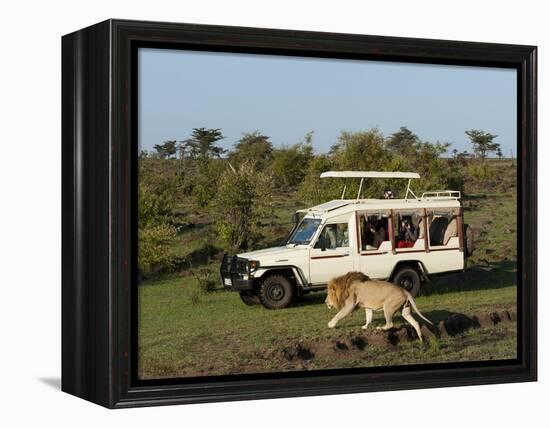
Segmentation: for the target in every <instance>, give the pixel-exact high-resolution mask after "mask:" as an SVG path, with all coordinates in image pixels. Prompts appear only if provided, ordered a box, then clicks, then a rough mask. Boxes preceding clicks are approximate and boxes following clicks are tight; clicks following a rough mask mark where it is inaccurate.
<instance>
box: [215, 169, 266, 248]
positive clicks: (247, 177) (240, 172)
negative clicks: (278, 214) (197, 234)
mask: <svg viewBox="0 0 550 428" xmlns="http://www.w3.org/2000/svg"><path fill="white" fill-rule="evenodd" d="M211 208H212V213H213V217H214V218H215V223H216V230H217V232H218V234H219V235H220V238H221V239H222V241H223V242H224V245H225V248H226V249H228V250H232V251H235V250H241V249H246V248H247V247H248V245H249V244H250V242H251V241H252V240H254V239H255V238H256V237H257V235H258V233H259V229H260V219H261V218H262V217H264V216H266V215H267V214H268V213H271V211H272V209H273V208H272V176H271V175H270V174H267V173H264V172H262V171H257V170H256V169H255V168H254V164H253V163H250V162H245V163H243V164H242V165H240V166H239V168H238V169H230V168H228V169H227V170H226V171H225V172H224V173H223V174H222V176H221V178H220V181H219V186H218V192H217V197H216V198H215V199H214V200H213V204H212V207H211Z"/></svg>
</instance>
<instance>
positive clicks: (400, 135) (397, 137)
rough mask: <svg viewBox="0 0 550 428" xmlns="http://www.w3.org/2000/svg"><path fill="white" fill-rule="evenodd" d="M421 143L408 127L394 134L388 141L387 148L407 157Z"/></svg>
mask: <svg viewBox="0 0 550 428" xmlns="http://www.w3.org/2000/svg"><path fill="white" fill-rule="evenodd" d="M419 143H420V139H419V138H418V136H417V135H416V134H414V133H413V132H412V131H411V130H410V129H409V128H407V127H406V126H402V127H400V128H399V131H397V132H394V133H393V134H392V135H390V136H389V137H388V138H387V140H386V147H387V148H388V150H389V151H390V152H392V153H395V154H401V155H405V154H406V153H408V152H410V151H411V150H412V149H414V147H415V146H416V145H417V144H419Z"/></svg>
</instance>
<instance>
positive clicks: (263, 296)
mask: <svg viewBox="0 0 550 428" xmlns="http://www.w3.org/2000/svg"><path fill="white" fill-rule="evenodd" d="M259 297H260V302H262V305H264V306H265V307H266V308H268V309H282V308H285V307H287V306H288V305H289V304H290V302H292V298H293V297H294V287H293V286H292V284H291V283H290V281H289V280H288V278H286V277H285V276H283V275H270V276H269V277H267V278H266V279H265V280H264V281H263V282H262V285H261V287H260V293H259Z"/></svg>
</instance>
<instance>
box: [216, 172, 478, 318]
mask: <svg viewBox="0 0 550 428" xmlns="http://www.w3.org/2000/svg"><path fill="white" fill-rule="evenodd" d="M321 177H322V178H324V177H338V178H356V179H360V180H361V183H360V185H359V192H358V194H357V198H356V199H344V196H345V187H344V190H343V192H342V198H341V199H336V200H332V201H330V202H326V203H324V204H321V205H317V206H314V207H311V208H308V209H304V210H299V211H298V212H297V214H298V213H299V214H298V215H295V218H296V219H297V221H296V225H295V227H294V229H293V230H292V232H291V233H290V235H289V238H288V240H287V241H286V244H285V245H284V246H280V247H274V248H267V249H264V250H258V251H251V252H247V253H243V254H238V255H236V256H229V255H225V256H224V258H223V261H222V265H221V269H220V272H221V276H222V281H223V284H224V286H225V287H226V288H229V289H231V290H234V291H238V292H239V293H240V296H241V298H242V300H243V302H244V303H246V304H254V303H262V304H263V305H264V306H265V307H266V308H270V309H278V308H284V307H286V306H287V305H288V304H289V303H291V302H292V300H293V299H294V298H295V297H297V296H300V295H303V294H306V293H308V292H310V291H315V290H321V289H324V288H326V285H327V282H328V280H329V279H330V278H332V277H334V276H338V275H342V274H345V273H347V272H349V271H361V272H363V273H365V274H366V275H368V276H369V277H371V278H378V279H385V280H389V281H391V282H393V283H395V284H398V285H400V286H401V287H403V288H405V289H406V290H408V291H409V292H410V293H411V294H412V295H416V294H417V293H418V292H419V291H420V288H421V285H422V283H423V282H424V281H427V280H429V278H430V276H431V275H434V274H441V273H446V272H454V271H460V270H463V269H464V268H465V263H466V257H467V256H470V255H471V252H472V251H473V247H472V245H473V241H472V234H471V229H470V228H469V227H468V225H465V224H464V222H463V210H462V207H461V203H460V192H459V191H452V190H445V191H437V192H425V193H423V194H422V196H420V197H417V196H416V195H415V194H414V193H413V192H412V190H411V187H410V184H411V180H412V179H415V178H420V176H419V175H418V174H416V173H411V172H376V171H329V172H325V173H323V174H321ZM372 178H383V179H396V178H403V179H408V182H407V190H406V192H405V198H404V199H393V198H389V199H386V198H384V197H383V196H382V195H381V198H380V199H361V189H362V187H363V182H364V180H365V179H372ZM300 214H301V215H303V217H302V218H301V220H300V217H299V216H300Z"/></svg>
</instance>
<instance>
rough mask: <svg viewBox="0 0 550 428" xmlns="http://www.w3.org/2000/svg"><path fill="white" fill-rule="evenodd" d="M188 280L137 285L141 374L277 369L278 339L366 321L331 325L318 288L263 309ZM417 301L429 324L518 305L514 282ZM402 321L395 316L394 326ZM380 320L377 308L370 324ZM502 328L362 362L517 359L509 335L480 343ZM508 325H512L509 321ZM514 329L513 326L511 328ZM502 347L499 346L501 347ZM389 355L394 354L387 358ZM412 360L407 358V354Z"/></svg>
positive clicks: (351, 329) (326, 333)
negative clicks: (279, 305) (274, 308)
mask: <svg viewBox="0 0 550 428" xmlns="http://www.w3.org/2000/svg"><path fill="white" fill-rule="evenodd" d="M196 287H197V286H196V284H195V282H194V279H193V278H189V277H187V278H172V279H167V280H162V281H158V282H154V283H150V284H147V285H142V286H141V287H140V288H139V307H140V319H139V337H140V343H139V354H140V364H139V374H140V377H142V378H162V377H186V376H200V375H204V374H210V375H216V374H227V373H240V372H243V371H248V370H250V369H251V368H253V369H255V370H258V371H260V372H264V371H273V370H276V371H278V370H280V366H279V364H278V363H280V361H278V360H277V359H271V358H269V356H270V355H272V354H275V353H276V352H277V351H278V350H280V349H281V346H282V344H290V343H297V342H300V341H317V340H322V339H326V340H331V339H334V338H337V337H342V336H347V335H351V334H359V333H360V332H361V329H360V327H361V325H362V324H363V323H364V314H363V312H362V311H356V312H355V313H354V314H352V316H350V317H348V318H346V319H344V320H342V321H341V322H340V324H339V325H338V328H337V329H336V330H331V329H328V328H327V327H326V325H327V322H328V321H329V319H330V318H331V317H332V316H333V315H334V312H331V311H329V310H328V309H327V308H326V306H325V305H324V303H323V301H324V294H323V293H312V294H310V295H307V296H305V297H304V298H303V301H301V302H300V303H299V304H296V305H295V306H293V307H289V308H286V309H284V310H279V311H268V310H266V309H264V308H263V307H261V306H245V305H244V304H243V303H242V302H241V301H240V298H239V296H238V294H237V293H231V292H225V291H217V292H211V293H202V294H200V302H199V303H196V302H194V298H193V296H194V295H196V293H197V288H196ZM417 303H418V306H419V307H420V308H421V311H422V312H423V313H424V314H425V315H426V316H427V317H428V318H429V319H430V320H432V321H433V322H434V323H437V322H438V321H440V320H444V319H445V318H446V317H447V316H449V315H450V314H452V313H466V314H472V313H488V312H492V311H495V310H515V307H516V287H515V286H506V287H502V288H496V289H482V290H470V291H455V292H447V293H440V294H432V295H429V296H419V297H418V298H417ZM401 322H402V320H401V319H400V318H399V317H396V323H397V325H399V324H400V323H401ZM382 324H383V317H382V315H381V314H379V313H377V314H376V316H375V319H374V321H373V324H372V328H373V329H374V328H376V326H378V325H382ZM502 328H503V327H501V326H498V325H497V326H495V327H494V328H492V329H486V331H484V332H483V333H480V332H479V331H477V330H476V331H475V332H468V333H466V334H465V335H464V338H461V339H457V338H450V339H441V343H440V344H438V347H439V348H438V349H441V350H442V351H441V352H432V353H430V352H429V349H430V348H429V347H428V348H427V349H425V347H424V346H420V347H419V345H417V344H414V343H413V344H408V343H407V344H404V345H400V346H399V350H398V351H392V352H389V353H388V351H387V350H384V349H376V347H372V348H369V355H368V358H364V357H363V359H362V360H361V362H360V363H357V364H358V365H359V366H373V365H388V364H400V363H401V362H403V361H407V362H408V363H411V361H417V362H424V363H426V362H445V361H461V360H462V358H466V357H465V356H466V355H470V357H468V358H467V359H471V358H475V359H477V360H481V359H491V358H496V357H498V358H501V357H502V358H514V357H515V349H516V347H515V346H513V347H508V346H505V343H508V342H513V341H514V340H515V335H511V336H513V337H507V339H506V342H503V344H502V346H501V345H499V346H496V347H495V344H494V343H492V342H493V341H487V340H485V339H486V337H487V336H491V335H494V334H496V333H497V332H498V330H499V329H502ZM507 328H508V329H512V327H511V326H507ZM510 331H511V330H510ZM503 347H504V348H503ZM390 354H391V355H390ZM412 357H414V358H413V359H412V360H411V358H412ZM348 364H352V365H353V364H355V363H353V362H350V361H349V360H348V359H346V358H343V359H342V360H341V361H324V360H323V359H316V360H315V363H314V364H313V365H312V366H311V368H319V367H345V366H347V365H348Z"/></svg>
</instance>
